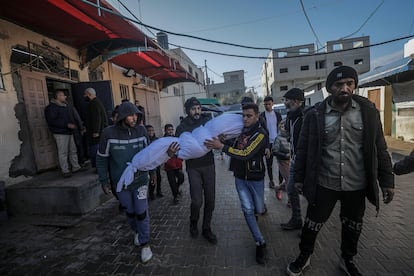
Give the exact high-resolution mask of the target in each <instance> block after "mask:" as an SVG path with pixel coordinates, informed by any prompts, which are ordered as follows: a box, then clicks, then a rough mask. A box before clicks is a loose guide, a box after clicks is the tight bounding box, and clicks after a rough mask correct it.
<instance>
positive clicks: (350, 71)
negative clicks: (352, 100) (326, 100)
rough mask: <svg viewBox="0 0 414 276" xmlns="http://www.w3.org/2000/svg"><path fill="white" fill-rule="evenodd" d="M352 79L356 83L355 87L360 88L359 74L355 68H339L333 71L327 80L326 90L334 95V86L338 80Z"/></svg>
mask: <svg viewBox="0 0 414 276" xmlns="http://www.w3.org/2000/svg"><path fill="white" fill-rule="evenodd" d="M346 78H351V79H354V81H355V87H358V73H357V72H356V71H355V69H354V68H352V67H349V66H339V67H336V68H335V69H333V70H332V71H331V72H330V73H329V75H328V77H327V78H326V90H327V91H328V92H329V93H332V90H331V87H332V84H333V83H334V82H336V81H338V80H341V79H346Z"/></svg>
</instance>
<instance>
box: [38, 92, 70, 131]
mask: <svg viewBox="0 0 414 276" xmlns="http://www.w3.org/2000/svg"><path fill="white" fill-rule="evenodd" d="M45 118H46V121H47V125H48V127H49V130H50V132H52V133H53V134H64V135H72V134H73V130H72V129H70V128H68V124H76V122H75V118H74V116H73V114H72V113H71V111H70V110H69V107H68V106H67V104H64V103H59V102H58V101H56V100H55V99H52V100H51V102H50V104H49V105H48V106H47V107H46V108H45Z"/></svg>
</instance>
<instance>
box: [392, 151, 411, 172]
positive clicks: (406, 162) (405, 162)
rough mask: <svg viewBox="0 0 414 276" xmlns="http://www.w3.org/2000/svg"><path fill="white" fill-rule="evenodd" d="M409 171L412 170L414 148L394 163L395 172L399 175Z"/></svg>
mask: <svg viewBox="0 0 414 276" xmlns="http://www.w3.org/2000/svg"><path fill="white" fill-rule="evenodd" d="M410 172H414V150H413V151H412V152H411V153H410V155H408V156H406V157H405V158H404V159H402V160H400V161H398V162H397V163H395V164H394V173H395V174H398V175H400V174H406V173H410Z"/></svg>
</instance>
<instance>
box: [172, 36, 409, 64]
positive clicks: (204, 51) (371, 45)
mask: <svg viewBox="0 0 414 276" xmlns="http://www.w3.org/2000/svg"><path fill="white" fill-rule="evenodd" d="M412 37H414V35H408V36H404V37H398V38H395V39H391V40H386V41H383V42H378V43H374V44H370V45H364V46H361V47H358V48H350V49H342V50H337V51H332V52H323V53H314V54H308V55H306V56H307V57H309V56H320V55H329V54H336V53H341V52H348V51H352V50H355V49H363V48H371V47H376V46H381V45H385V44H389V43H393V42H397V41H400V40H404V39H408V38H412ZM169 44H170V45H173V46H176V47H179V48H182V49H186V50H190V51H196V52H202V53H209V54H215V55H221V56H228V57H236V58H248V59H286V58H296V57H303V56H305V55H297V56H286V57H283V58H279V57H272V58H270V57H265V56H246V55H236V54H228V53H221V52H215V51H209V50H201V49H195V48H190V47H185V46H181V45H177V44H172V43H169Z"/></svg>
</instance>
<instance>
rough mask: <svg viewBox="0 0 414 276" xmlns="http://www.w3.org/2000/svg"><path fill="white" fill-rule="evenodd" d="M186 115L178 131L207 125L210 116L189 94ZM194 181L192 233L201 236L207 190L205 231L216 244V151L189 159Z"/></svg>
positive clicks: (189, 175) (209, 239)
mask: <svg viewBox="0 0 414 276" xmlns="http://www.w3.org/2000/svg"><path fill="white" fill-rule="evenodd" d="M184 108H185V112H186V113H187V117H185V118H184V119H183V120H182V121H181V123H180V124H179V125H178V126H177V130H176V132H175V135H176V136H177V137H178V136H180V134H181V133H183V132H185V131H188V132H192V131H193V130H194V129H196V128H197V127H199V126H201V125H204V124H205V123H206V122H207V121H208V120H209V117H206V116H204V115H203V114H202V113H201V104H200V102H199V101H198V100H197V99H196V98H195V97H191V98H189V99H188V100H187V101H186V102H185V104H184ZM185 164H186V170H187V174H188V182H189V183H190V195H191V215H190V234H191V237H192V238H196V237H197V236H198V219H199V218H200V208H201V205H203V194H204V216H203V226H202V229H203V231H202V234H203V236H204V238H206V239H207V240H208V241H209V242H210V243H212V244H216V243H217V237H216V235H215V234H214V233H213V232H212V231H211V218H212V216H213V211H214V204H215V197H216V171H215V165H214V155H213V152H212V151H209V152H208V153H207V154H206V155H204V156H202V157H200V158H196V159H188V160H186V161H185Z"/></svg>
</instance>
